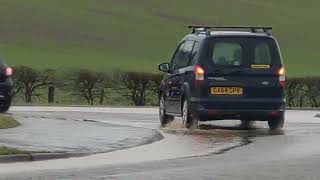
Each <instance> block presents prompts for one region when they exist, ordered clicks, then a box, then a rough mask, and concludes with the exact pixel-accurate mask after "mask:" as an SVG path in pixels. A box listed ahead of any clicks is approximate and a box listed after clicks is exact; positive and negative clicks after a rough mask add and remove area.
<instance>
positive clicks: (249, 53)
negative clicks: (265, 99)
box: [207, 37, 281, 67]
mask: <svg viewBox="0 0 320 180" xmlns="http://www.w3.org/2000/svg"><path fill="white" fill-rule="evenodd" d="M277 47H278V46H277V44H276V42H275V41H274V40H273V39H271V38H265V37H221V38H213V39H212V40H211V44H210V48H209V58H208V59H209V60H210V62H208V61H207V63H209V66H212V65H213V66H231V67H232V66H233V67H234V66H243V67H254V66H253V65H268V66H264V67H272V66H273V65H280V64H281V59H280V54H279V51H278V49H277ZM260 67H261V66H260Z"/></svg>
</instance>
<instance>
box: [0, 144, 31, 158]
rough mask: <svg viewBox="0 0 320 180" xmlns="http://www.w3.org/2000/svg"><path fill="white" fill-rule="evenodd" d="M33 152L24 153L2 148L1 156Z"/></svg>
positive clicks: (25, 152) (0, 148)
mask: <svg viewBox="0 0 320 180" xmlns="http://www.w3.org/2000/svg"><path fill="white" fill-rule="evenodd" d="M30 153H31V152H29V151H24V150H19V149H16V148H8V147H4V146H1V147H0V156H4V155H15V154H30Z"/></svg>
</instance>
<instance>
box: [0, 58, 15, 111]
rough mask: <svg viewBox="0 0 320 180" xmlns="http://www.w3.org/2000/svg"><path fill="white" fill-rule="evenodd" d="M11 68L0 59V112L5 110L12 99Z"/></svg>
mask: <svg viewBox="0 0 320 180" xmlns="http://www.w3.org/2000/svg"><path fill="white" fill-rule="evenodd" d="M12 74H13V70H12V68H11V67H8V66H7V65H5V64H4V63H3V61H2V60H0V112H1V113H4V112H7V111H8V110H9V108H10V106H11V101H12V94H13V93H12V91H13V82H12Z"/></svg>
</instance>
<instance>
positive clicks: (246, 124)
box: [240, 119, 255, 129]
mask: <svg viewBox="0 0 320 180" xmlns="http://www.w3.org/2000/svg"><path fill="white" fill-rule="evenodd" d="M254 125H255V121H250V120H247V119H246V120H243V119H242V120H241V125H240V128H241V129H251V128H253V127H254Z"/></svg>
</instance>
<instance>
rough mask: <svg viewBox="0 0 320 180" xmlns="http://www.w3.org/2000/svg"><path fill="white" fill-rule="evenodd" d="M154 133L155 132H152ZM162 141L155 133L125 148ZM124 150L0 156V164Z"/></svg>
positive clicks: (159, 135)
mask: <svg viewBox="0 0 320 180" xmlns="http://www.w3.org/2000/svg"><path fill="white" fill-rule="evenodd" d="M154 131H156V130H154ZM162 139H164V136H163V135H162V133H161V132H159V131H156V132H155V133H154V134H153V136H150V137H146V138H144V139H142V140H141V142H140V143H138V144H136V145H135V146H132V147H129V148H126V149H131V148H135V147H139V146H144V145H148V144H152V143H155V142H158V141H161V140H162ZM119 150H124V149H121V148H120V149H116V150H112V151H108V152H99V153H72V152H65V153H30V154H16V155H3V156H0V164H6V163H19V162H32V161H46V160H54V159H68V158H77V157H84V156H90V155H94V154H104V153H110V152H115V151H119Z"/></svg>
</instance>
